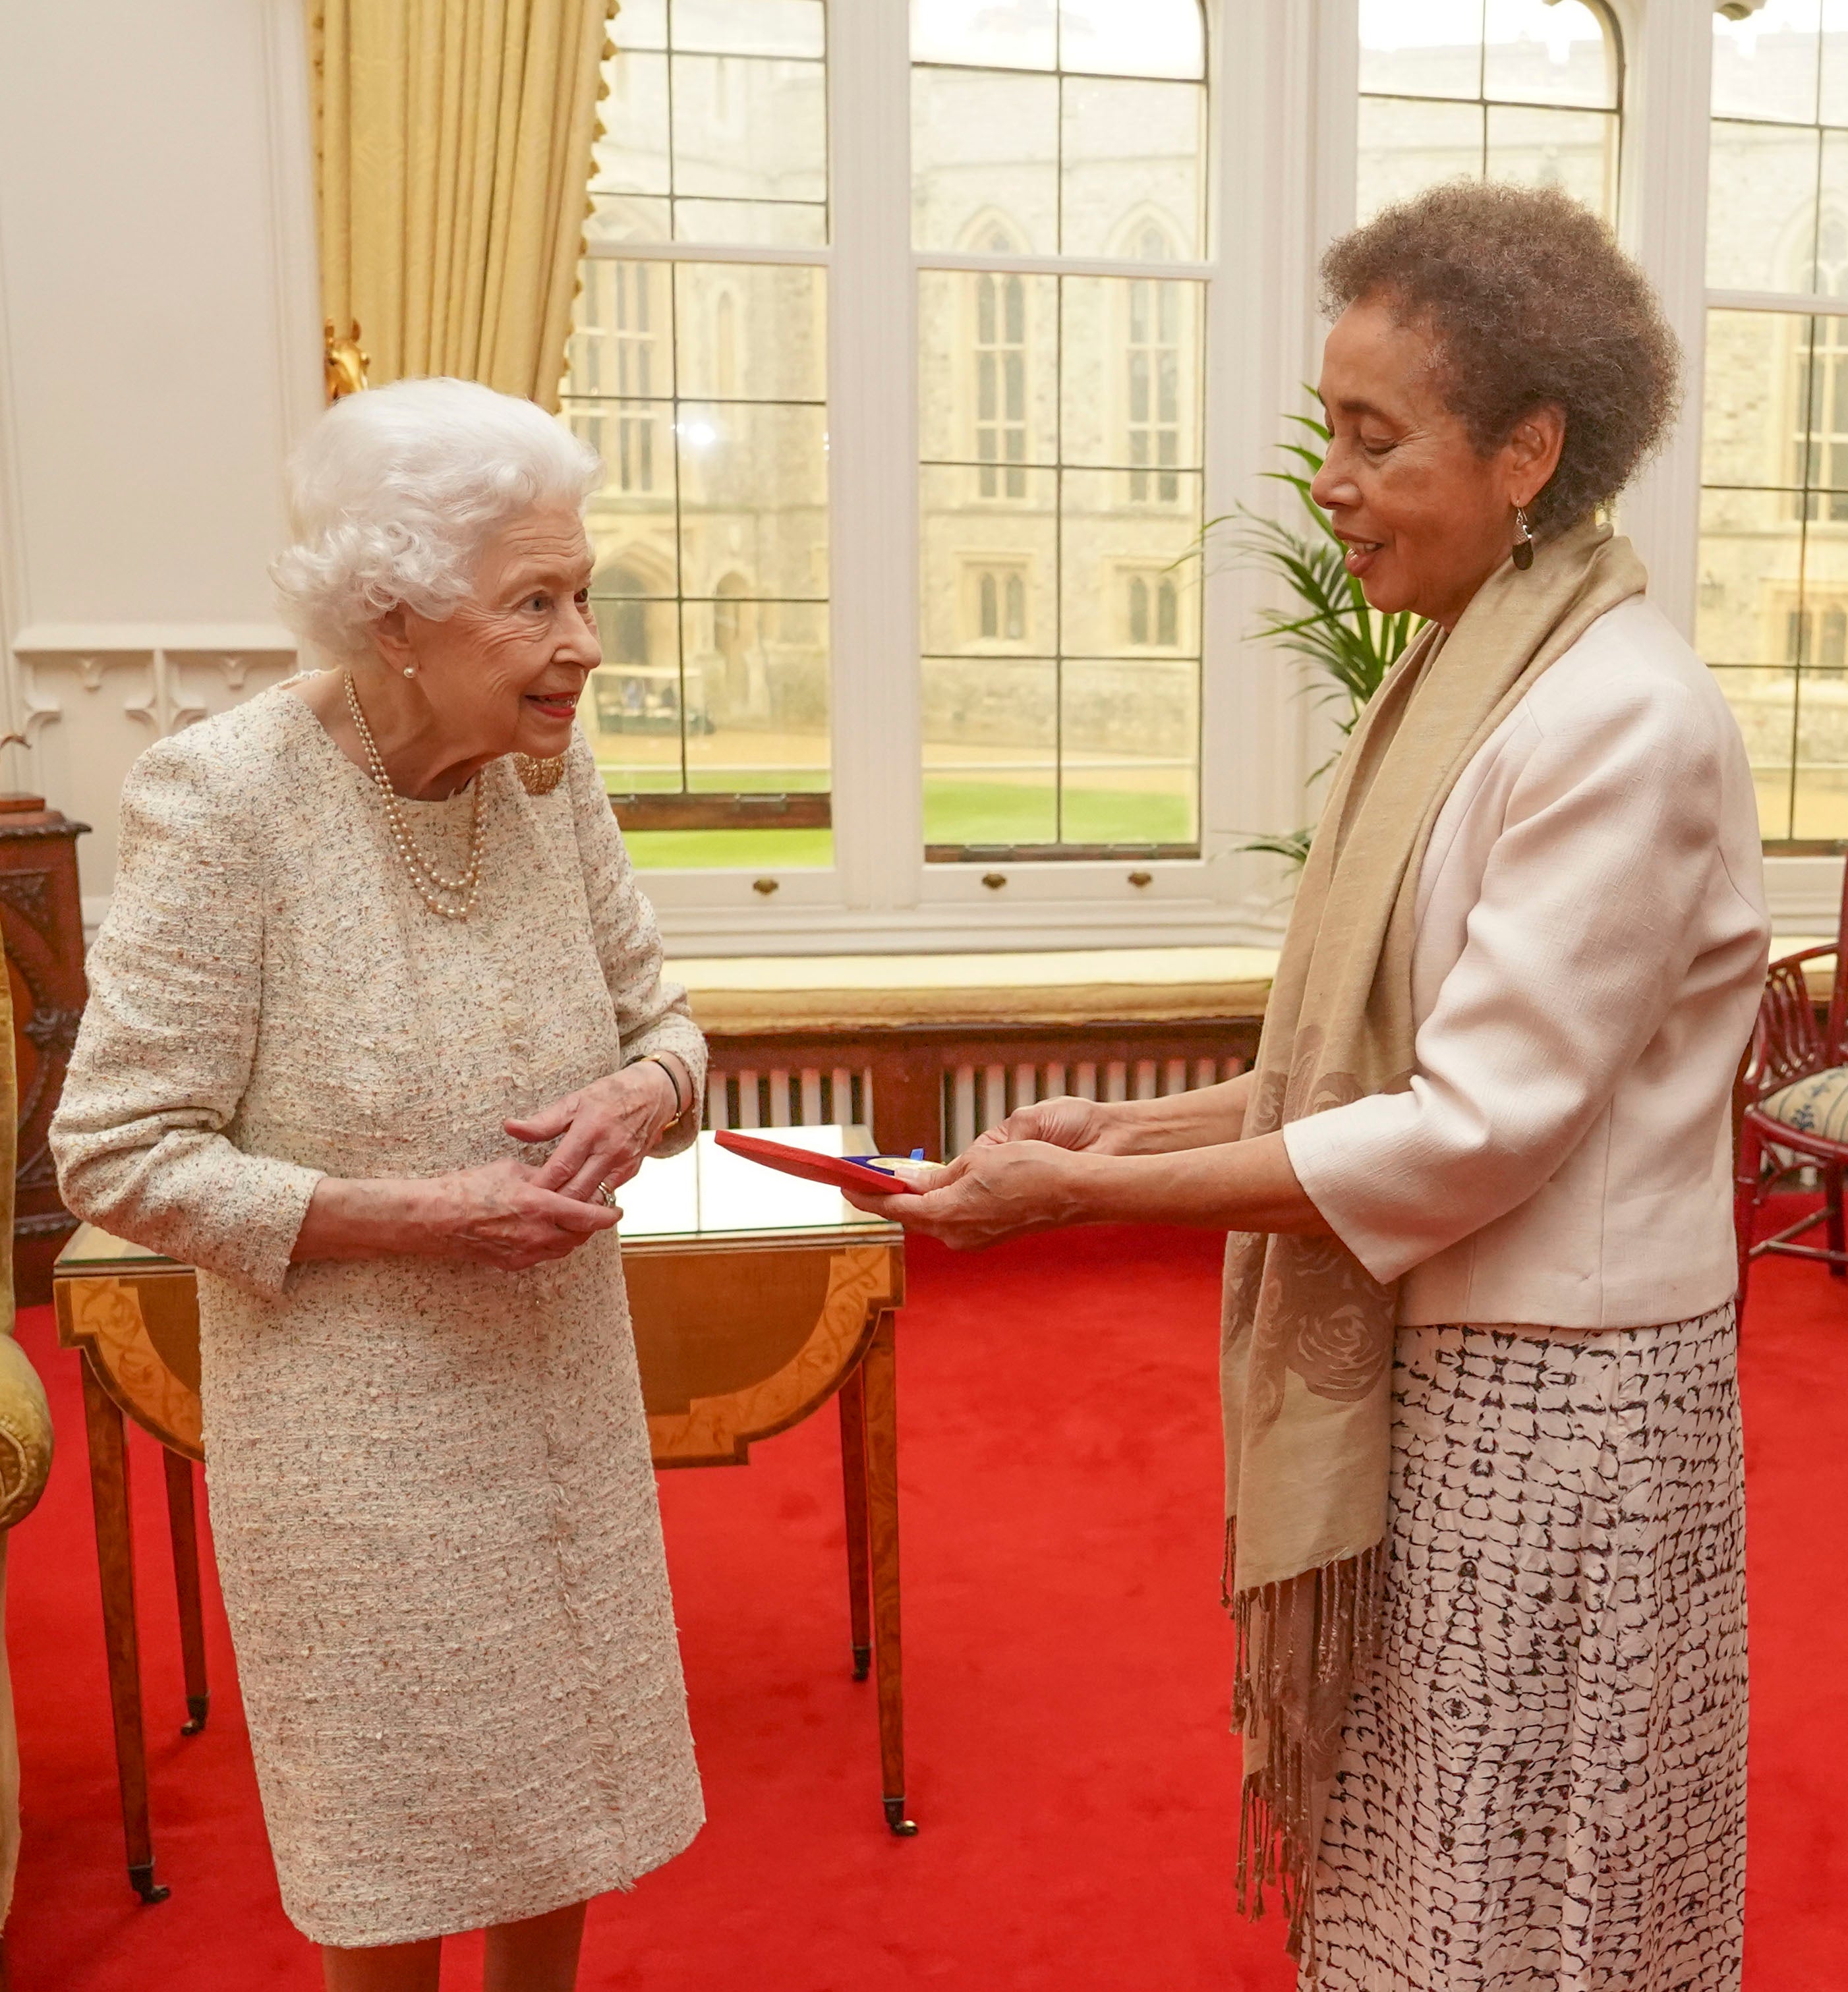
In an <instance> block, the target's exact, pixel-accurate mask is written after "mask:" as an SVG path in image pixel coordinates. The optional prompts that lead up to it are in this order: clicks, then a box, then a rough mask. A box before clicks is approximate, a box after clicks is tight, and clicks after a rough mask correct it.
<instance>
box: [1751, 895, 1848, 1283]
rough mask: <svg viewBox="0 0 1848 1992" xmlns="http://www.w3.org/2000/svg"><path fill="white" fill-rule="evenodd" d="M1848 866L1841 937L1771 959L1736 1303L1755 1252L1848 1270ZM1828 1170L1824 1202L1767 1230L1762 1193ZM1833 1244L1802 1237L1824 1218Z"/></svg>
mask: <svg viewBox="0 0 1848 1992" xmlns="http://www.w3.org/2000/svg"><path fill="white" fill-rule="evenodd" d="M1824 963H1827V964H1829V965H1830V966H1831V967H1832V969H1833V991H1832V993H1831V994H1830V996H1829V1006H1828V1009H1827V1011H1826V1015H1824V1016H1822V1017H1821V1018H1819V1017H1818V1016H1817V1014H1816V1008H1817V1005H1816V997H1815V995H1814V994H1812V991H1811V989H1810V987H1809V975H1808V971H1809V969H1810V968H1811V967H1812V964H1813V965H1816V966H1818V967H1819V966H1821V965H1822V964H1824ZM1845 963H1848V872H1845V873H1844V875H1843V893H1842V909H1841V913H1840V916H1839V919H1838V921H1837V923H1836V937H1835V939H1834V940H1833V941H1830V942H1829V943H1826V945H1825V946H1822V947H1806V948H1803V949H1802V950H1799V951H1798V953H1795V954H1787V955H1785V956H1784V957H1782V959H1781V960H1777V961H1774V962H1773V963H1772V964H1771V967H1770V970H1769V971H1768V974H1767V975H1766V977H1765V981H1764V998H1763V1000H1762V1001H1761V1002H1760V1004H1759V1005H1758V1021H1757V1024H1756V1025H1754V1028H1753V1031H1752V1042H1751V1049H1750V1050H1749V1051H1748V1052H1747V1053H1746V1058H1745V1063H1744V1066H1742V1067H1741V1068H1740V1075H1739V1088H1740V1093H1739V1097H1740V1103H1741V1105H1742V1106H1743V1108H1744V1112H1743V1114H1741V1116H1740V1127H1739V1144H1738V1158H1737V1163H1736V1165H1735V1168H1734V1178H1733V1181H1734V1206H1733V1207H1734V1217H1735V1219H1736V1221H1737V1227H1738V1233H1739V1308H1740V1313H1741V1314H1743V1313H1744V1308H1745V1290H1746V1281H1747V1277H1748V1275H1749V1274H1750V1273H1751V1263H1752V1261H1753V1260H1754V1259H1761V1258H1763V1257H1764V1255H1765V1254H1767V1253H1771V1252H1775V1253H1780V1254H1784V1255H1785V1256H1786V1257H1790V1258H1793V1259H1814V1260H1819V1262H1820V1263H1822V1264H1824V1265H1826V1266H1827V1267H1828V1268H1829V1272H1830V1274H1831V1275H1832V1276H1833V1277H1835V1278H1836V1279H1838V1280H1839V1279H1845V1278H1848V1226H1844V1223H1843V1208H1842V1185H1843V1172H1844V1171H1848V1041H1845V1040H1844V1035H1843V1034H1844V1027H1845V1025H1848V968H1845V965H1844V964H1845ZM1806 1168H1812V1169H1814V1170H1816V1172H1817V1174H1818V1175H1819V1176H1820V1178H1821V1179H1822V1208H1821V1209H1819V1210H1816V1211H1812V1213H1809V1215H1808V1216H1804V1217H1800V1218H1798V1219H1797V1220H1796V1221H1795V1223H1792V1224H1787V1225H1786V1226H1785V1227H1784V1228H1783V1230H1781V1231H1775V1232H1773V1233H1771V1236H1769V1237H1768V1238H1760V1237H1759V1236H1758V1235H1757V1233H1758V1223H1759V1218H1760V1215H1761V1211H1762V1209H1763V1207H1764V1202H1765V1199H1767V1198H1768V1197H1769V1196H1771V1194H1772V1193H1773V1192H1775V1191H1776V1190H1777V1189H1779V1188H1780V1187H1781V1185H1783V1184H1784V1183H1785V1182H1787V1181H1788V1179H1789V1178H1791V1177H1792V1175H1795V1173H1796V1172H1798V1170H1800V1169H1806ZM1818 1226H1823V1227H1826V1236H1827V1239H1828V1243H1826V1245H1805V1244H1801V1243H1798V1240H1800V1239H1802V1237H1803V1236H1805V1234H1806V1233H1809V1232H1812V1231H1814V1230H1816V1228H1817V1227H1818Z"/></svg>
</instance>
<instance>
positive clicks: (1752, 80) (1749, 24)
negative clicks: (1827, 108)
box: [1713, 0, 1818, 124]
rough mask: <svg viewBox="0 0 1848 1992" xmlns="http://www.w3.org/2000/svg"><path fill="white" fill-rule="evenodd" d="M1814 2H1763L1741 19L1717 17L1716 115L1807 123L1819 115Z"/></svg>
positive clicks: (1714, 88)
mask: <svg viewBox="0 0 1848 1992" xmlns="http://www.w3.org/2000/svg"><path fill="white" fill-rule="evenodd" d="M1817 55H1818V49H1817V34H1816V0H1765V4H1764V6H1763V7H1762V8H1761V9H1760V10H1759V11H1758V12H1756V13H1754V14H1752V15H1748V16H1747V18H1746V19H1744V20H1743V21H1729V20H1727V19H1725V18H1724V17H1723V16H1722V15H1719V14H1716V15H1714V16H1713V114H1714V116H1715V117H1716V118H1781V119H1785V120H1788V121H1792V122H1794V123H1797V124H1807V123H1808V122H1809V121H1811V120H1812V119H1813V118H1815V117H1816V84H1817Z"/></svg>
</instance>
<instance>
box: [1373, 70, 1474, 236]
mask: <svg viewBox="0 0 1848 1992" xmlns="http://www.w3.org/2000/svg"><path fill="white" fill-rule="evenodd" d="M1482 156H1483V111H1482V106H1481V104H1433V103H1421V102H1419V101H1417V100H1416V99H1415V98H1410V97H1362V98H1361V102H1360V172H1359V188H1360V191H1359V199H1358V206H1357V209H1356V212H1357V213H1358V217H1359V218H1360V219H1361V220H1362V221H1365V220H1368V218H1369V217H1371V216H1373V215H1375V214H1377V213H1378V212H1379V210H1381V209H1382V207H1390V206H1392V205H1393V203H1395V201H1401V200H1409V199H1410V198H1411V196H1412V195H1413V194H1415V193H1421V192H1422V191H1423V189H1425V188H1426V187H1428V186H1436V184H1437V183H1438V182H1439V181H1440V180H1453V179H1457V178H1458V177H1459V176H1461V177H1464V178H1466V179H1480V178H1481V174H1482Z"/></svg>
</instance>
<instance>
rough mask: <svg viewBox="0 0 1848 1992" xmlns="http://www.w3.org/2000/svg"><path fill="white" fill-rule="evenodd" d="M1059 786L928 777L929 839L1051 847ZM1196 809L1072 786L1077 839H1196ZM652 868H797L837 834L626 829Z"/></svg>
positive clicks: (828, 860) (1071, 827)
mask: <svg viewBox="0 0 1848 1992" xmlns="http://www.w3.org/2000/svg"><path fill="white" fill-rule="evenodd" d="M1053 834H1054V820H1053V799H1052V790H1050V787H1040V786H1033V784H1031V783H1007V782H958V781H938V780H934V779H931V777H929V776H926V777H925V779H924V841H925V842H926V843H927V844H1050V842H1051V841H1052V837H1053ZM1065 837H1066V841H1067V842H1068V843H1071V844H1188V843H1191V842H1192V841H1194V811H1193V808H1192V805H1191V803H1190V800H1189V798H1188V797H1187V796H1175V795H1151V794H1149V793H1147V792H1146V791H1144V790H1135V789H1067V790H1066V792H1065ZM625 841H626V842H627V844H628V846H629V853H630V856H631V857H632V858H634V861H635V862H636V864H637V865H638V866H640V867H641V868H644V869H645V870H651V871H654V870H659V871H669V870H676V871H678V870H709V869H713V868H718V867H721V866H724V867H729V868H733V869H736V870H740V871H779V870H781V871H794V870H797V869H804V868H813V867H815V866H819V865H832V863H833V862H834V833H833V831H828V830H771V829H764V830H637V831H628V832H627V833H625Z"/></svg>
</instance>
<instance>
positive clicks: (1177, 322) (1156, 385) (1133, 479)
mask: <svg viewBox="0 0 1848 1992" xmlns="http://www.w3.org/2000/svg"><path fill="white" fill-rule="evenodd" d="M1136 253H1137V256H1138V258H1139V260H1140V261H1143V262H1146V263H1160V262H1167V261H1170V260H1171V259H1172V258H1173V250H1172V247H1170V244H1169V241H1168V238H1167V234H1166V232H1165V231H1164V230H1163V229H1162V228H1160V227H1159V226H1158V225H1157V224H1156V223H1153V222H1150V223H1146V225H1145V226H1144V227H1142V228H1140V229H1139V230H1137V231H1136ZM1128 292H1129V325H1128V326H1127V327H1126V337H1125V339H1124V352H1123V357H1124V360H1125V361H1126V364H1127V372H1128V380H1127V386H1128V390H1129V392H1128V397H1127V400H1128V417H1129V420H1128V424H1127V428H1128V437H1129V465H1130V471H1129V496H1130V498H1131V499H1132V501H1133V502H1134V503H1136V504H1139V505H1140V504H1146V503H1149V501H1150V500H1154V501H1156V503H1160V504H1163V505H1172V504H1173V503H1175V502H1176V500H1177V499H1178V498H1179V497H1180V476H1179V472H1178V466H1179V464H1180V408H1181V394H1180V367H1181V350H1180V347H1181V312H1182V309H1183V301H1182V294H1181V289H1180V286H1179V285H1174V284H1167V283H1163V282H1161V281H1160V280H1159V279H1157V278H1152V277H1137V278H1132V279H1131V281H1130V282H1129V286H1128ZM1152 473H1153V474H1152Z"/></svg>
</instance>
